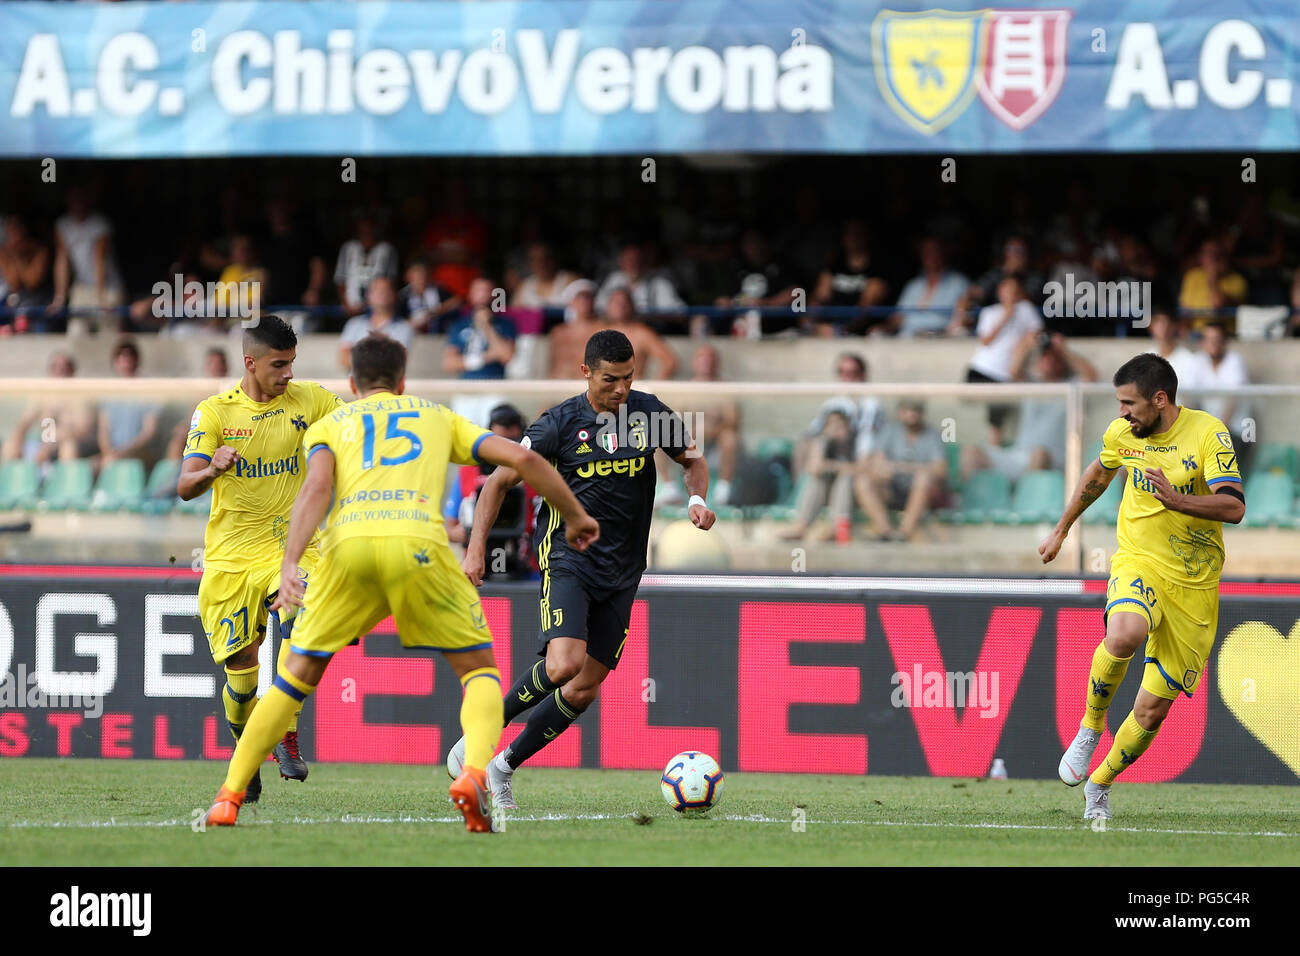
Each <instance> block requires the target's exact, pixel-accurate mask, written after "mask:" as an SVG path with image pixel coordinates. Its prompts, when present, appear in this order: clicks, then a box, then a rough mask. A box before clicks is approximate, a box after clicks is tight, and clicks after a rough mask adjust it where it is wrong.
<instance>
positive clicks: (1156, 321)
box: [1147, 306, 1196, 395]
mask: <svg viewBox="0 0 1300 956" xmlns="http://www.w3.org/2000/svg"><path fill="white" fill-rule="evenodd" d="M1182 331H1183V330H1182V326H1181V324H1180V323H1179V322H1178V320H1177V319H1175V318H1174V315H1173V310H1171V309H1169V308H1167V307H1165V306H1157V307H1156V308H1154V309H1152V310H1151V325H1150V327H1149V328H1148V329H1147V332H1148V333H1149V334H1150V335H1151V341H1152V348H1149V349H1147V351H1148V352H1154V353H1156V354H1157V355H1159V356H1160V357H1161V358H1162V359H1164V360H1165V361H1166V362H1168V363H1169V364H1170V365H1172V366H1173V367H1174V374H1175V375H1177V376H1178V391H1179V394H1180V395H1181V394H1182V388H1183V383H1184V382H1186V381H1187V379H1188V377H1189V376H1190V375H1191V371H1192V366H1193V365H1194V364H1195V363H1196V354H1195V353H1194V352H1193V351H1192V350H1191V349H1189V348H1188V347H1187V346H1185V345H1183V334H1182Z"/></svg>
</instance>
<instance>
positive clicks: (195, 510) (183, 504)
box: [176, 488, 212, 515]
mask: <svg viewBox="0 0 1300 956" xmlns="http://www.w3.org/2000/svg"><path fill="white" fill-rule="evenodd" d="M211 508H212V489H211V488H209V489H208V490H207V491H205V492H204V493H203V494H201V495H199V496H198V497H197V498H191V499H190V500H189V501H181V500H180V499H179V498H177V499H176V510H177V511H178V512H179V513H180V514H183V515H206V514H207V513H208V511H209V510H210V509H211Z"/></svg>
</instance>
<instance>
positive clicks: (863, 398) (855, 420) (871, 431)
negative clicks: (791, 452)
mask: <svg viewBox="0 0 1300 956" xmlns="http://www.w3.org/2000/svg"><path fill="white" fill-rule="evenodd" d="M835 377H836V379H837V380H839V381H841V382H844V383H846V384H852V383H857V382H865V381H867V379H868V369H867V362H866V359H864V358H863V357H862V356H861V355H856V354H854V353H852V352H844V353H842V354H841V355H840V356H839V358H837V359H836V360H835ZM831 412H839V413H840V414H842V415H844V417H845V418H847V419H848V420H849V424H850V425H852V426H853V442H854V444H853V449H854V458H855V460H856V461H857V462H858V463H859V464H863V463H865V462H866V459H867V456H869V455H870V454H871V452H872V450H873V449H874V448H875V441H876V438H877V436H878V435H879V433H880V428H881V425H882V424H883V423H884V409H882V408H881V406H880V399H878V398H876V397H874V396H871V395H855V396H848V395H837V396H835V397H834V398H828V399H827V400H826V401H825V402H823V403H822V407H821V409H820V410H819V411H818V412H817V417H816V418H814V419H813V420H812V422H811V423H809V425H808V427H807V428H805V429H804V431H803V435H802V436H801V437H800V440H799V444H798V446H797V447H796V448H795V460H794V463H793V464H794V467H795V471H796V472H797V473H802V471H803V470H804V463H805V461H806V459H807V456H808V449H809V443H810V441H811V440H812V439H813V438H815V437H816V436H817V435H820V434H821V433H822V429H823V428H824V427H825V425H826V416H827V415H829V414H830V413H831Z"/></svg>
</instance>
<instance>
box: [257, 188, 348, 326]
mask: <svg viewBox="0 0 1300 956" xmlns="http://www.w3.org/2000/svg"><path fill="white" fill-rule="evenodd" d="M266 225H267V232H268V237H267V241H266V243H265V245H264V248H263V253H262V257H261V259H262V262H263V264H264V265H265V267H266V272H267V276H266V281H267V284H268V288H267V289H264V290H263V294H262V301H263V302H264V303H265V304H266V305H267V306H268V307H271V306H292V305H302V306H306V307H308V308H319V307H321V306H325V305H329V304H330V303H331V302H332V301H333V300H334V298H335V296H336V294H337V293H336V292H335V290H333V289H331V288H330V283H329V272H328V267H327V266H326V263H325V258H324V256H322V255H320V253H319V252H318V251H317V249H316V248H314V247H313V246H314V244H313V243H311V242H310V241H308V240H307V239H305V238H303V233H302V230H301V229H300V228H299V226H298V224H297V221H296V219H295V217H294V212H293V206H292V204H291V203H290V202H289V201H288V200H287V199H283V198H279V199H273V200H271V202H269V203H268V204H267V207H266Z"/></svg>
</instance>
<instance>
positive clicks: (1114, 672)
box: [1083, 641, 1133, 733]
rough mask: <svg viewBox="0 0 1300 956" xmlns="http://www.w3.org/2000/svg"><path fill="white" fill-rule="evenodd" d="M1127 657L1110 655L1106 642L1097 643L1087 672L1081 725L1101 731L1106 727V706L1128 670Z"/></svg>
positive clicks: (1130, 658) (1131, 656)
mask: <svg viewBox="0 0 1300 956" xmlns="http://www.w3.org/2000/svg"><path fill="white" fill-rule="evenodd" d="M1131 660H1133V655H1132V654H1130V655H1129V656H1128V657H1124V658H1120V657H1111V656H1110V654H1109V652H1107V650H1106V642H1105V641H1103V642H1102V643H1100V644H1098V645H1097V650H1096V652H1095V653H1094V654H1093V655H1092V670H1090V671H1089V672H1088V705H1087V709H1086V710H1085V711H1084V715H1083V726H1085V727H1087V728H1088V729H1089V730H1095V731H1096V732H1097V733H1101V732H1102V731H1103V730H1104V729H1105V728H1106V708H1108V707H1109V706H1110V702H1111V701H1112V700H1114V698H1115V691H1116V690H1117V689H1118V688H1119V685H1120V682H1121V681H1122V680H1124V672H1125V671H1126V670H1128V662H1129V661H1131Z"/></svg>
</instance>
